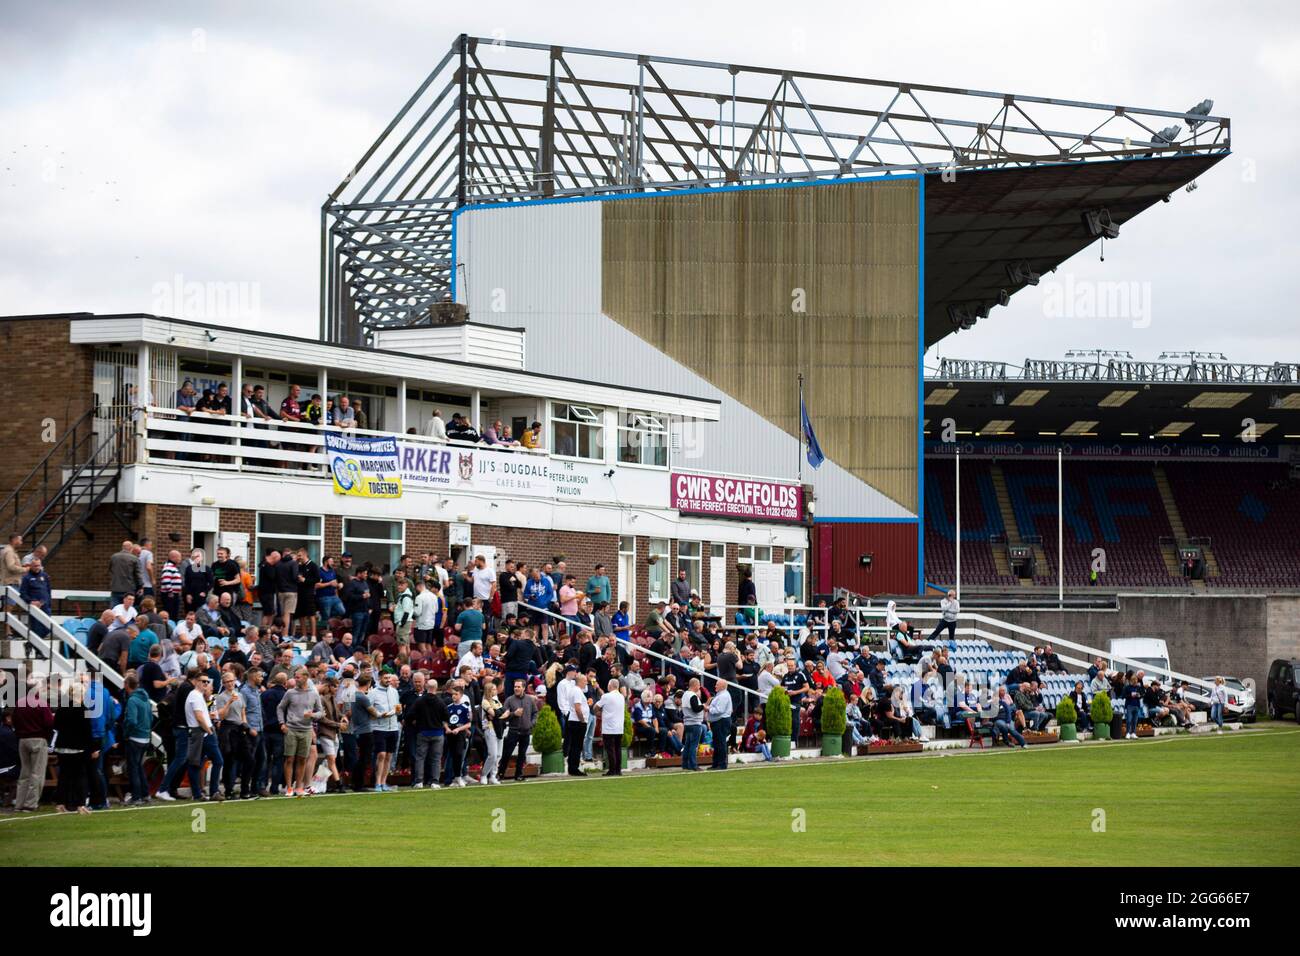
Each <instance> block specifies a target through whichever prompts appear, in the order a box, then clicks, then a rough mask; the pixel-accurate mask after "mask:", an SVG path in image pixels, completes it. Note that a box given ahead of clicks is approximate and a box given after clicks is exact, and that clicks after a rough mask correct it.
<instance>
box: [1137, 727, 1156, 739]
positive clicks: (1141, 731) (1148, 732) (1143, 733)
mask: <svg viewBox="0 0 1300 956" xmlns="http://www.w3.org/2000/svg"><path fill="white" fill-rule="evenodd" d="M1137 735H1138V736H1139V737H1154V736H1155V735H1156V729H1155V728H1154V727H1152V726H1151V725H1150V724H1138V726H1137Z"/></svg>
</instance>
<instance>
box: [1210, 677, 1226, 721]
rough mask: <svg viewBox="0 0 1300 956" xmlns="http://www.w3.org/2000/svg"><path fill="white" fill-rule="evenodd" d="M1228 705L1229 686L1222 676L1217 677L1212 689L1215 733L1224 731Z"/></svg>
mask: <svg viewBox="0 0 1300 956" xmlns="http://www.w3.org/2000/svg"><path fill="white" fill-rule="evenodd" d="M1227 705H1228V688H1227V686H1226V685H1225V684H1224V682H1223V678H1222V677H1216V678H1214V687H1213V688H1212V689H1211V690H1210V720H1212V721H1214V730H1215V733H1220V734H1221V733H1223V710H1224V708H1225V707H1226V706H1227Z"/></svg>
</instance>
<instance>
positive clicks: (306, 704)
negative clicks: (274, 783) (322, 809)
mask: <svg viewBox="0 0 1300 956" xmlns="http://www.w3.org/2000/svg"><path fill="white" fill-rule="evenodd" d="M293 676H294V686H293V687H291V688H290V689H289V690H287V691H285V694H284V697H283V698H282V699H281V700H280V704H279V706H278V707H277V708H276V717H277V719H278V721H279V724H280V732H281V733H282V734H284V779H285V785H286V786H287V787H288V790H287V794H288V796H291V797H306V796H309V795H310V794H311V786H310V783H311V772H312V769H313V768H312V767H311V766H310V761H309V759H308V758H309V757H310V756H311V752H312V749H313V748H314V745H315V742H314V740H313V737H314V734H313V729H312V728H313V722H314V721H315V720H316V719H317V718H319V717H320V716H321V700H320V694H319V693H317V691H316V688H314V687H312V686H311V684H310V675H309V674H308V673H307V668H305V667H299V668H298V670H297V671H296V672H295V673H294V675H293Z"/></svg>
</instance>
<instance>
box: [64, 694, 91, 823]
mask: <svg viewBox="0 0 1300 956" xmlns="http://www.w3.org/2000/svg"><path fill="white" fill-rule="evenodd" d="M54 735H55V736H54V752H55V753H56V754H58V756H59V780H58V786H57V787H56V788H55V796H54V802H55V804H56V805H57V806H58V808H59V812H60V813H73V812H76V813H82V814H88V813H90V808H89V807H88V806H86V797H87V793H88V783H89V775H90V762H91V761H92V760H96V759H98V757H99V741H98V740H96V739H95V737H94V735H93V733H92V731H91V726H90V712H89V710H88V709H87V707H86V702H85V691H84V688H83V687H82V685H81V683H80V682H73V683H71V684H70V685H69V686H68V688H67V701H66V702H65V703H62V704H60V706H59V707H58V709H57V710H55V712H54Z"/></svg>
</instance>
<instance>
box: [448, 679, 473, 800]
mask: <svg viewBox="0 0 1300 956" xmlns="http://www.w3.org/2000/svg"><path fill="white" fill-rule="evenodd" d="M471 717H472V711H471V707H470V704H469V702H468V701H467V700H466V699H465V692H464V690H462V689H461V686H460V683H459V681H453V682H452V685H451V702H450V703H449V704H448V705H447V720H446V722H445V723H444V724H443V732H444V733H443V737H444V740H445V746H446V748H447V755H446V764H445V769H444V771H443V784H444V785H445V786H449V787H464V786H465V785H466V784H467V782H468V781H467V779H466V777H465V759H466V757H467V756H468V754H469V739H470V734H471V733H472V732H473V723H472V721H471Z"/></svg>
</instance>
